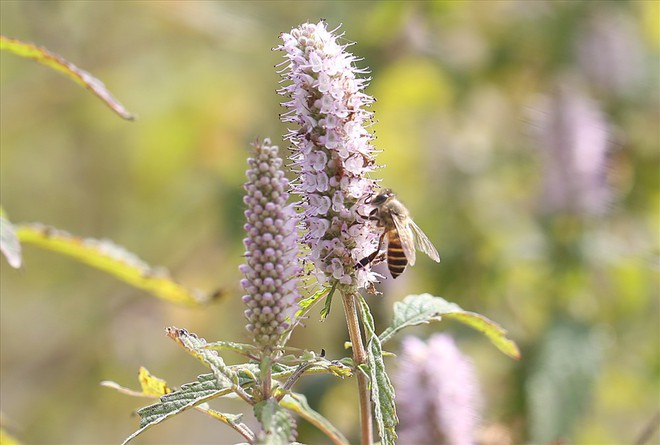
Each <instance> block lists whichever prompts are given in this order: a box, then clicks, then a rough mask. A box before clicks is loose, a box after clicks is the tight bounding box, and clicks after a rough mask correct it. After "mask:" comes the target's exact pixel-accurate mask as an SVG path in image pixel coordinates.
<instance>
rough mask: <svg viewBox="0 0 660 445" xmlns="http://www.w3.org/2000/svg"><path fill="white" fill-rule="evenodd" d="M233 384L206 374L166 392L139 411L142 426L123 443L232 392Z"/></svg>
mask: <svg viewBox="0 0 660 445" xmlns="http://www.w3.org/2000/svg"><path fill="white" fill-rule="evenodd" d="M231 392H232V389H231V384H229V382H227V384H225V385H223V384H221V383H220V382H218V379H217V378H216V377H215V376H214V375H213V374H204V375H200V376H199V377H197V382H192V383H186V384H184V385H183V386H182V387H181V389H180V390H178V391H174V392H171V393H169V394H166V395H164V396H162V397H161V398H160V402H158V403H156V404H153V405H149V406H146V407H144V408H142V409H140V410H139V411H138V415H139V416H140V428H139V429H138V430H137V431H136V432H134V433H133V434H131V435H130V436H129V437H128V438H126V440H125V441H124V442H123V444H122V445H124V444H127V443H128V442H130V441H131V440H133V439H134V438H135V437H137V436H139V435H140V434H142V433H143V432H144V431H146V430H148V429H149V428H151V427H152V426H154V425H156V424H158V423H160V422H162V421H163V420H166V419H169V418H170V417H173V416H175V415H177V414H179V413H181V412H183V411H186V410H188V409H190V408H192V407H194V406H196V405H199V404H201V403H204V402H207V401H209V400H211V399H214V398H216V397H220V396H223V395H227V394H230V393H231Z"/></svg>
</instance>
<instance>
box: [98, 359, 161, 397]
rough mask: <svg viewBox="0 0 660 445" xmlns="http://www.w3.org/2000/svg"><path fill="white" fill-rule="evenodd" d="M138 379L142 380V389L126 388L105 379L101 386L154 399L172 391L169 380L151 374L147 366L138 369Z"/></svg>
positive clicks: (134, 395)
mask: <svg viewBox="0 0 660 445" xmlns="http://www.w3.org/2000/svg"><path fill="white" fill-rule="evenodd" d="M138 380H139V381H140V386H141V388H142V390H141V391H134V390H132V389H129V388H125V387H123V386H121V385H119V384H118V383H115V382H112V381H109V380H104V381H102V382H101V386H105V387H106V388H112V389H115V390H117V391H119V392H120V393H122V394H126V395H129V396H133V397H149V398H152V399H155V398H158V397H160V396H163V395H165V394H169V393H171V392H172V390H171V389H170V387H169V386H167V382H166V381H165V380H163V379H160V378H158V377H156V376H154V375H153V374H151V373H150V372H149V371H148V370H147V368H145V367H143V366H141V367H140V370H139V371H138Z"/></svg>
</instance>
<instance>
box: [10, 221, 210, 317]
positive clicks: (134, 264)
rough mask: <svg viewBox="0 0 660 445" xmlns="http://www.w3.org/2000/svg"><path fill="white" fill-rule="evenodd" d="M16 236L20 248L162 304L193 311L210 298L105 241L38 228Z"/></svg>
mask: <svg viewBox="0 0 660 445" xmlns="http://www.w3.org/2000/svg"><path fill="white" fill-rule="evenodd" d="M16 235H17V236H18V239H19V240H20V241H21V242H22V243H24V244H33V245H36V246H39V247H41V248H44V249H48V250H52V251H54V252H58V253H61V254H63V255H66V256H69V257H71V258H74V259H76V260H78V261H80V262H83V263H85V264H88V265H90V266H92V267H95V268H97V269H100V270H102V271H104V272H108V273H109V274H111V275H114V276H115V277H117V278H119V279H120V280H123V281H125V282H127V283H129V284H131V285H132V286H134V287H137V288H139V289H142V290H145V291H147V292H150V293H151V294H153V295H155V296H157V297H159V298H162V299H164V300H168V301H172V302H175V303H179V304H184V305H188V306H193V307H194V306H199V305H201V304H204V303H207V302H209V301H210V300H211V298H212V296H210V295H208V294H204V293H203V292H202V291H199V290H197V289H188V288H185V287H183V286H181V285H180V284H178V283H176V282H175V281H174V280H173V279H172V278H171V277H170V276H169V274H168V272H167V270H165V269H163V268H153V267H151V266H149V265H148V264H146V263H145V262H144V261H142V260H141V259H139V258H138V257H137V256H135V255H134V254H132V253H130V252H128V251H127V250H126V249H124V248H123V247H121V246H119V245H117V244H114V243H112V242H111V241H108V240H96V239H92V238H79V237H76V236H73V235H71V234H69V233H67V232H64V231H62V230H58V229H55V228H52V227H47V226H43V225H40V224H20V225H17V226H16Z"/></svg>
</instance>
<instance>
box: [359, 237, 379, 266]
mask: <svg viewBox="0 0 660 445" xmlns="http://www.w3.org/2000/svg"><path fill="white" fill-rule="evenodd" d="M384 238H385V232H383V233H382V235H380V239H379V240H378V247H377V248H376V250H375V251H374V252H373V253H372V254H371V255H369V256H366V257H364V258H362V259H361V260H360V261H359V262H358V263H357V264H356V265H355V268H356V269H363V268H365V267H367V265H369V264H370V263H372V262H373V261H374V260H375V259H376V257H377V256H378V254H379V253H380V254H381V255H380V257H381V258H380V261H378V263H380V262H382V261H383V259H384V257H385V255H384V254H385V253H384V252H381V251H380V248H381V247H382V245H383V239H384Z"/></svg>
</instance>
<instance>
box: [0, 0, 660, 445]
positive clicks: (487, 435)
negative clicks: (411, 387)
mask: <svg viewBox="0 0 660 445" xmlns="http://www.w3.org/2000/svg"><path fill="white" fill-rule="evenodd" d="M659 5H660V3H658V2H656V1H636V2H625V1H622V2H600V1H593V2H592V1H585V2H580V1H575V2H546V1H500V2H481V1H475V2H459V1H443V2H326V1H319V2H276V1H265V2H250V1H245V2H238V1H237V2H195V1H186V2H157V1H144V2H82V1H79V2H73V1H71V2H63V1H43V2H37V1H29V2H27V1H26V2H14V1H6V0H3V1H2V2H0V12H1V13H0V24H1V27H2V29H1V31H2V34H3V35H6V36H9V37H15V38H19V39H22V40H26V41H30V42H33V43H36V44H39V45H42V46H45V47H47V48H48V49H50V50H51V51H54V52H56V53H58V54H61V55H62V56H64V57H66V58H67V59H68V60H70V61H72V62H73V63H75V64H77V65H78V66H80V67H81V68H83V69H85V70H87V71H89V72H91V73H92V74H93V75H95V76H97V77H98V78H100V79H101V80H103V82H105V84H106V86H107V87H108V88H109V89H110V90H111V91H112V92H113V93H114V94H115V96H116V97H117V98H118V99H119V100H120V101H121V102H122V103H123V104H124V105H125V106H126V107H127V108H128V109H129V110H131V111H132V112H134V113H136V114H138V115H139V119H138V120H137V121H136V122H132V123H130V122H126V121H123V120H121V119H120V118H118V117H117V116H116V115H114V114H112V113H111V112H110V111H109V110H108V109H107V108H106V107H105V106H104V105H103V104H102V103H101V102H100V101H98V100H97V99H96V98H94V97H93V96H92V95H91V94H89V93H88V92H86V91H84V90H83V89H82V88H80V87H79V86H77V85H76V84H74V83H73V82H71V81H70V80H69V79H67V78H65V77H63V76H61V75H58V74H57V73H55V72H54V71H52V70H50V69H48V68H45V67H43V66H40V65H37V64H34V63H32V62H30V61H27V60H25V59H21V58H18V57H15V56H13V55H11V54H9V53H2V54H1V62H2V67H1V71H0V73H1V76H2V77H1V86H2V89H1V93H2V101H1V108H0V111H1V116H0V124H1V129H2V131H1V133H0V142H1V148H2V149H1V155H2V158H1V160H2V162H1V170H0V172H1V181H0V184H1V191H2V200H1V204H2V206H3V207H4V209H5V210H6V211H7V212H8V215H9V217H10V219H11V220H12V221H14V222H33V221H39V222H42V223H45V224H48V225H52V226H55V227H58V228H61V229H65V230H67V231H70V232H72V233H74V234H77V235H80V236H85V237H95V238H109V239H112V240H114V241H115V242H117V243H119V244H121V245H123V246H125V247H127V248H128V249H130V250H131V251H133V252H135V253H136V254H138V255H139V256H140V257H141V258H142V259H144V260H145V261H147V262H149V263H152V264H156V265H161V266H165V267H168V268H169V269H170V270H171V271H172V273H173V274H174V276H175V277H176V278H177V279H178V280H179V281H181V282H183V283H185V284H187V285H189V286H192V287H199V288H201V289H205V290H208V291H211V290H214V289H217V288H223V289H225V297H224V298H223V299H222V300H221V301H219V302H217V303H216V304H214V305H212V306H210V307H207V308H204V309H198V310H193V309H185V308H181V307H176V306H173V305H170V304H167V303H165V302H163V301H161V300H157V299H156V298H153V297H152V296H150V295H148V294H146V293H143V292H140V291H137V290H134V289H133V288H131V287H129V286H128V285H126V284H123V283H122V282H119V281H117V280H115V279H113V278H111V277H109V276H107V275H105V274H103V273H101V272H99V271H96V270H94V269H90V268H88V267H86V266H84V265H81V264H79V263H76V262H74V261H71V260H69V259H66V258H63V257H61V256H58V255H56V254H53V253H48V252H44V251H41V250H38V249H36V248H32V247H30V246H27V247H26V248H25V249H24V250H25V251H24V266H23V267H22V269H20V270H14V269H11V268H10V267H8V265H7V263H6V262H5V261H4V259H3V260H1V261H0V262H1V263H2V266H1V267H2V269H1V272H2V282H1V291H2V298H1V314H0V317H1V318H0V321H1V326H0V328H1V335H2V337H1V343H0V346H1V351H0V352H1V355H0V358H1V362H0V364H1V372H2V375H1V380H0V385H1V388H0V406H1V411H2V424H3V426H4V428H5V429H6V430H8V431H9V432H10V433H12V434H13V435H14V436H15V437H17V438H19V439H21V440H22V441H23V442H24V443H35V444H36V443H43V444H65V443H66V444H117V443H121V441H123V440H124V438H126V437H127V436H128V435H130V434H131V433H132V432H133V431H134V430H136V429H137V424H138V418H137V417H136V416H135V415H132V413H134V411H135V410H137V409H138V408H139V407H141V406H144V405H146V404H149V403H150V401H149V400H146V399H145V400H142V399H134V398H130V397H127V396H124V395H121V394H118V393H116V392H114V391H112V390H110V389H107V388H103V387H101V386H99V384H98V383H99V382H100V381H102V380H106V379H110V380H114V381H117V382H118V383H120V384H122V385H125V386H131V387H136V388H137V387H138V383H137V370H138V368H139V367H140V366H145V367H147V368H148V369H149V370H150V371H151V372H152V373H154V374H156V375H157V376H159V377H162V378H164V379H166V380H167V381H168V382H169V384H170V385H172V386H180V385H181V384H183V383H186V382H189V381H192V380H194V378H195V377H196V376H197V375H199V374H202V373H205V372H207V371H206V369H205V368H204V367H203V366H202V365H201V364H199V363H198V362H197V361H196V360H194V359H193V358H191V357H190V356H188V355H187V354H186V353H185V352H184V351H183V350H181V349H180V348H179V347H177V346H176V345H175V344H174V343H173V342H171V341H170V340H169V339H167V338H166V337H165V335H164V329H165V327H167V326H172V325H174V326H178V327H185V328H187V329H188V330H190V331H193V332H196V333H197V334H199V335H200V336H203V337H205V338H206V339H207V340H209V341H211V340H216V339H225V340H234V341H246V340H248V336H247V333H246V331H245V329H244V324H245V323H244V319H243V317H242V311H243V308H242V305H241V301H240V297H241V295H242V291H241V289H240V287H239V285H238V283H239V280H240V278H241V276H240V274H239V271H238V266H239V264H240V263H241V261H242V258H241V256H242V253H243V246H242V242H241V240H242V238H243V234H242V224H243V215H242V210H243V208H242V206H243V204H242V188H241V187H242V183H243V182H244V171H245V169H246V161H245V159H246V156H247V155H248V153H249V144H250V143H251V142H252V141H254V140H255V139H256V138H257V137H260V138H263V137H271V138H272V139H273V142H275V143H278V144H280V145H282V142H281V141H282V135H283V134H284V133H285V132H286V130H287V129H286V127H285V126H284V125H283V124H281V123H280V122H279V119H278V114H279V113H281V112H282V111H283V109H282V108H280V106H279V102H280V101H281V100H282V98H280V97H279V96H278V95H277V94H276V93H275V90H276V89H277V88H278V81H279V79H280V78H279V75H278V74H277V73H276V68H274V65H276V64H277V63H279V62H280V61H281V60H282V55H281V54H279V53H277V52H273V51H271V48H273V47H275V46H276V45H278V43H279V39H278V35H279V33H280V32H285V31H288V30H290V29H291V28H292V27H294V26H297V25H299V24H301V23H303V22H305V21H314V22H316V21H318V20H319V19H321V18H324V19H326V20H327V22H328V24H329V27H330V28H334V27H336V26H339V25H341V31H342V32H344V33H345V36H344V37H343V39H344V41H345V42H350V41H352V42H356V43H355V45H353V46H351V47H350V50H351V51H352V52H353V53H354V54H356V55H357V56H358V57H361V58H362V59H363V60H362V61H361V62H359V66H360V67H369V68H370V71H371V73H370V76H371V78H372V81H371V85H370V86H369V88H368V90H367V92H368V93H369V94H371V95H372V96H374V97H375V98H376V100H377V102H376V104H375V105H374V107H373V109H374V111H375V113H376V114H375V116H376V120H377V122H376V123H375V124H374V126H373V127H372V129H373V131H374V132H375V134H376V136H377V139H376V141H375V145H376V146H377V148H378V149H379V150H382V153H380V154H379V155H378V162H379V163H380V164H382V165H384V166H385V168H382V169H380V170H379V171H378V172H377V177H378V178H381V179H383V184H384V185H387V186H389V187H392V188H394V189H395V190H396V191H397V192H398V194H399V196H400V197H401V199H402V200H403V201H404V202H405V203H406V204H407V206H408V207H409V208H410V211H411V213H412V215H413V216H414V217H415V221H416V222H417V223H418V225H419V226H421V227H422V228H423V229H424V231H425V232H426V233H427V234H428V236H429V238H430V239H431V240H433V242H434V244H435V245H436V246H437V247H438V250H439V251H440V254H441V256H442V262H441V263H440V264H436V263H434V262H432V261H431V260H429V259H428V258H426V257H422V256H419V257H418V260H417V265H416V266H415V267H414V268H412V269H409V270H407V271H406V273H405V274H404V275H402V276H401V277H400V278H399V279H397V280H396V282H395V283H394V282H392V281H391V279H390V280H388V281H386V282H385V283H384V285H383V289H382V290H383V291H384V296H383V297H377V298H376V297H368V298H369V302H370V304H371V306H372V308H373V311H374V312H375V314H376V316H377V320H376V322H377V325H378V326H379V331H380V330H382V329H383V328H384V327H385V326H386V325H387V323H388V322H389V320H390V316H391V307H392V304H393V302H395V301H398V300H401V299H402V298H403V297H405V296H406V295H409V294H416V293H423V292H429V293H432V294H434V295H439V296H442V297H443V298H445V299H447V300H450V301H454V302H456V303H458V304H460V305H461V306H462V307H463V308H465V309H468V310H472V311H476V312H479V313H481V314H484V315H486V316H488V317H489V318H491V319H493V320H495V321H497V322H498V323H500V324H501V325H502V326H504V327H505V328H506V329H508V330H509V333H510V336H511V337H512V338H513V339H514V340H515V341H516V342H518V344H519V345H520V346H521V348H522V351H523V359H522V360H521V361H519V362H515V361H513V360H511V359H509V358H507V357H505V356H504V355H502V354H501V353H499V352H498V351H497V350H496V349H495V348H494V347H493V346H492V345H491V344H490V343H489V342H488V340H487V339H485V338H484V337H483V336H481V335H479V334H478V333H475V332H473V331H471V330H469V329H466V328H463V327H461V326H460V325H458V324H456V323H454V322H449V321H447V322H443V323H441V324H434V325H430V326H425V327H422V328H419V329H418V330H416V331H415V330H411V331H410V333H413V334H415V335H417V336H419V337H420V338H426V337H428V336H429V335H430V334H431V333H432V332H435V331H437V330H442V331H443V332H447V333H450V334H451V335H452V336H453V337H455V338H456V340H457V343H458V345H459V347H460V348H461V349H462V350H463V352H464V353H465V354H466V355H468V356H469V357H470V358H471V359H472V361H473V362H474V364H475V366H476V369H477V373H478V377H479V380H480V386H481V392H482V394H483V399H484V401H485V406H484V409H483V412H482V414H481V431H480V433H479V437H480V443H483V444H498V445H500V444H501V445H504V444H521V443H534V444H548V443H550V442H551V441H553V440H555V439H559V438H564V439H566V440H567V443H576V444H621V443H629V444H630V443H635V441H636V440H639V439H640V438H641V437H643V435H644V431H645V430H649V429H652V428H653V423H654V418H655V419H656V421H657V416H658V413H659V412H660V411H659V410H660V402H659V400H660V386H659V375H660V306H659V299H658V297H659V293H660V290H659V286H660V281H659V275H658V262H659V253H660V244H659V243H660V241H659V224H660V207H659V204H660V187H659V185H660V184H659V183H660V181H659V177H660V173H659V172H660V134H659V131H660V130H659V128H660V126H659V124H658V123H659V122H660V113H659V111H658V110H659V105H660V89H659V75H658V72H659V67H660V64H659V63H658V62H659V50H660V7H659ZM338 303H339V302H338V301H336V302H335V306H334V307H333V311H332V312H331V314H330V317H329V319H328V320H327V321H325V322H323V323H319V322H318V315H317V314H318V312H315V313H314V315H313V316H312V317H311V318H310V320H309V321H308V323H307V327H306V328H305V329H304V330H301V331H299V332H297V334H296V335H295V336H294V338H293V342H292V344H293V345H296V346H299V347H305V348H309V349H313V350H316V351H319V350H320V349H321V348H324V349H325V350H326V351H327V355H328V357H330V358H340V357H343V356H345V355H348V354H349V352H347V351H344V350H343V343H344V341H346V340H347V334H346V328H345V321H344V319H343V315H342V311H341V307H340V306H339V305H338ZM388 349H389V350H391V351H393V352H397V351H398V346H397V344H388ZM238 359H239V357H237V356H229V357H227V360H228V361H229V362H232V363H233V362H236V361H237V360H238ZM387 364H388V366H389V367H390V369H391V370H394V369H395V360H393V359H388V362H387ZM296 389H297V390H299V391H302V392H305V393H306V394H307V396H308V399H309V401H310V403H311V404H312V406H313V407H314V408H316V409H318V410H319V411H321V412H322V413H323V414H324V415H325V416H327V417H328V418H329V419H331V420H332V421H333V422H334V423H335V424H336V425H337V426H338V427H339V428H340V429H341V430H342V431H344V432H345V433H346V434H347V435H349V437H350V438H351V441H352V442H353V441H356V440H357V439H356V438H357V431H358V425H357V423H356V422H357V419H358V416H357V414H356V413H357V396H356V394H355V382H354V381H353V380H347V381H340V380H338V379H336V378H331V377H327V378H323V377H316V378H308V379H303V381H302V383H301V384H300V385H299V386H298V387H297V388H296ZM214 407H219V409H221V410H224V411H227V412H240V411H245V406H244V405H242V404H239V403H238V402H222V403H220V404H217V405H214ZM250 416H251V414H250V413H249V412H248V413H247V418H246V419H247V420H246V421H247V422H248V423H251V424H254V422H253V421H252V420H250ZM299 427H300V431H301V435H300V437H299V440H300V441H301V442H305V443H314V444H316V443H319V444H320V443H327V439H324V438H323V437H322V436H319V435H318V434H317V433H315V431H314V430H313V429H312V428H311V427H309V426H308V425H305V424H304V422H302V421H300V425H299ZM241 439H242V438H241V437H240V436H238V435H237V434H236V433H235V432H233V431H232V430H230V429H229V428H227V427H226V426H224V425H222V424H219V423H217V422H215V421H213V420H211V419H209V418H206V417H204V416H203V415H201V414H199V413H196V412H194V411H189V412H186V413H184V414H182V415H180V416H177V417H175V418H174V419H171V420H168V421H166V422H164V423H162V424H160V425H158V426H156V427H155V428H153V429H151V430H149V431H147V432H146V433H144V434H143V435H142V436H140V437H139V438H138V439H137V440H136V441H135V443H141V444H165V443H168V444H169V443H172V444H174V443H176V444H184V443H190V444H206V443H222V444H225V443H235V442H240V441H241ZM324 440H326V442H324ZM658 441H660V435H658V433H657V432H656V433H655V435H653V436H651V438H650V439H649V441H648V442H647V443H658Z"/></svg>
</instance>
